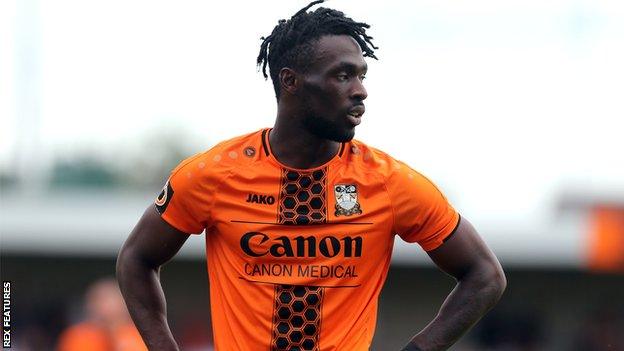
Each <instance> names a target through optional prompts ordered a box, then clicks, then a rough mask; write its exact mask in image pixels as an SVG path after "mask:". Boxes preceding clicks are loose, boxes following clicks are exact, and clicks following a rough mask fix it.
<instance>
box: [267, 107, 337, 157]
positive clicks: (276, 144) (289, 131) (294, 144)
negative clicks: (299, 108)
mask: <svg viewBox="0 0 624 351" xmlns="http://www.w3.org/2000/svg"><path fill="white" fill-rule="evenodd" d="M269 144H270V146H271V151H272V153H273V156H274V157H275V158H276V159H277V160H278V161H279V162H280V163H282V164H284V165H286V166H288V167H292V168H300V169H306V168H314V167H318V166H320V165H322V164H324V163H326V162H327V161H329V160H331V159H332V158H333V157H334V156H335V155H336V154H337V153H338V152H339V150H340V143H339V142H336V141H332V140H329V139H323V138H319V137H318V136H316V135H314V134H312V133H310V132H309V131H308V130H307V129H306V128H305V127H304V126H303V125H302V123H301V118H300V117H299V116H297V114H296V113H294V111H288V110H287V109H285V108H283V106H279V105H278V110H277V118H276V120H275V125H274V126H273V129H272V130H271V132H270V134H269Z"/></svg>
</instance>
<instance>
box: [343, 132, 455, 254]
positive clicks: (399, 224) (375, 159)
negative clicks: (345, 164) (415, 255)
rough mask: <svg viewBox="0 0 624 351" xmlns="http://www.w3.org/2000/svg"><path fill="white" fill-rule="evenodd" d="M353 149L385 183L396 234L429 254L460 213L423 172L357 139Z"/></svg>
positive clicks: (448, 231) (443, 237)
mask: <svg viewBox="0 0 624 351" xmlns="http://www.w3.org/2000/svg"><path fill="white" fill-rule="evenodd" d="M353 146H355V147H356V148H357V149H358V150H359V152H361V153H362V157H361V161H360V162H362V164H363V166H364V167H365V168H366V169H369V170H371V171H373V172H374V173H375V174H378V175H379V176H380V177H381V178H382V179H383V181H384V186H385V188H386V191H387V192H388V196H389V198H390V203H391V207H392V215H393V230H394V232H395V233H396V234H398V235H399V236H401V238H402V239H403V240H405V241H407V242H417V243H418V244H420V245H421V246H422V247H423V249H424V250H426V251H430V250H433V249H435V248H437V247H438V246H440V245H441V244H442V243H443V242H444V241H445V240H446V239H447V238H448V237H449V236H450V234H452V232H453V231H454V229H455V228H456V226H457V224H458V223H459V214H458V213H457V212H456V211H455V209H454V208H453V207H452V206H451V204H450V203H449V202H448V200H447V199H446V197H445V196H444V194H443V193H442V192H441V191H440V189H439V188H438V187H437V186H436V185H435V184H434V183H433V182H432V181H431V180H429V179H428V178H427V177H425V176H424V175H423V174H421V173H420V172H418V171H416V170H414V169H413V168H411V167H410V166H409V165H407V164H406V163H404V162H402V161H399V160H397V159H395V158H394V157H392V156H390V155H389V154H387V153H385V152H383V151H381V150H379V149H376V148H374V147H371V146H368V145H366V144H364V143H362V142H360V141H357V140H355V141H354V142H353Z"/></svg>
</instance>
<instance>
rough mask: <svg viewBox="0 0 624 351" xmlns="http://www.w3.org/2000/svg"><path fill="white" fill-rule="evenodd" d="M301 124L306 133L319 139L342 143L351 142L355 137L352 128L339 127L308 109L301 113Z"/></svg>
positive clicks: (334, 122)
mask: <svg viewBox="0 0 624 351" xmlns="http://www.w3.org/2000/svg"><path fill="white" fill-rule="evenodd" d="M302 123H303V126H304V127H305V128H306V130H307V131H309V132H310V133H312V134H313V135H315V136H317V137H319V138H321V139H328V140H332V141H337V142H339V143H343V142H348V141H351V139H353V137H354V136H355V129H354V128H350V129H348V128H345V126H341V125H339V124H338V123H336V121H332V120H329V119H328V118H326V117H324V116H322V115H319V114H316V113H314V112H313V111H311V110H310V109H308V108H306V109H305V110H304V111H303V119H302Z"/></svg>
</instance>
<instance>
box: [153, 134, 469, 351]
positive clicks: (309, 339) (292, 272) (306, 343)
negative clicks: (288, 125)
mask: <svg viewBox="0 0 624 351" xmlns="http://www.w3.org/2000/svg"><path fill="white" fill-rule="evenodd" d="M269 133H270V129H268V128H267V129H262V130H259V131H256V132H253V133H250V134H246V135H243V136H239V137H236V138H233V139H230V140H227V141H224V142H221V143H219V144H217V145H216V146H214V147H213V148H211V149H210V150H208V151H206V152H204V153H201V154H198V155H195V156H193V157H191V158H189V159H187V160H185V161H184V162H182V163H181V164H180V165H179V166H178V167H177V168H176V169H175V170H174V171H173V172H172V174H171V177H170V178H169V181H168V182H167V183H166V184H165V187H164V188H163V191H162V192H161V194H160V195H159V196H158V198H157V199H156V208H157V210H158V211H159V212H160V213H161V215H162V218H163V219H164V220H165V221H167V222H168V223H170V224H171V225H172V226H174V227H175V228H177V229H179V230H181V231H183V232H186V233H194V234H199V233H202V232H203V231H205V233H206V236H205V237H206V255H207V265H208V274H209V282H210V302H211V310H212V324H213V333H214V339H215V346H216V349H217V350H219V351H227V350H235V351H241V350H245V351H246V350H250V351H252V350H253V351H255V350H322V351H329V350H341V351H342V350H368V349H369V346H370V344H371V341H372V338H373V333H374V331H375V322H376V317H377V300H378V297H379V293H380V291H381V288H382V286H383V284H384V281H385V279H386V274H387V271H388V267H389V265H390V256H391V254H392V246H393V243H394V236H395V234H398V235H400V236H401V237H402V238H403V239H404V240H406V241H408V242H417V243H418V244H420V245H421V246H422V247H423V249H424V250H427V251H428V250H433V249H435V248H437V247H438V246H440V245H441V244H442V243H443V242H444V241H445V239H447V238H448V237H449V236H450V234H451V233H452V232H453V231H454V229H455V228H456V227H457V225H458V223H459V215H458V213H457V212H456V211H455V210H454V209H453V208H452V207H451V205H449V203H448V201H447V200H446V199H445V197H444V196H443V195H442V193H441V192H440V191H439V190H438V189H437V188H436V187H435V186H434V185H433V184H432V183H431V182H430V181H429V180H428V179H426V178H425V177H423V176H422V175H421V174H419V173H418V172H416V171H414V170H413V169H411V168H410V167H408V166H407V165H405V164H404V163H402V162H400V161H397V160H395V159H393V158H392V157H390V156H388V155H387V154H385V153H383V152H381V151H379V150H377V149H374V148H372V147H369V146H367V145H366V144H364V143H362V142H360V141H357V140H352V141H350V142H347V143H342V144H341V147H340V150H339V152H338V153H337V154H336V155H335V156H334V157H333V158H332V159H331V160H329V161H328V162H326V163H325V164H324V165H322V166H319V167H315V168H312V169H294V168H290V167H287V166H285V165H283V164H281V163H280V162H279V161H278V160H277V159H276V158H275V157H274V156H273V154H272V153H271V148H270V145H269V139H268V136H269Z"/></svg>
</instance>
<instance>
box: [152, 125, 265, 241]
mask: <svg viewBox="0 0 624 351" xmlns="http://www.w3.org/2000/svg"><path fill="white" fill-rule="evenodd" d="M260 144H261V138H260V131H256V132H252V133H248V134H244V135H241V136H237V137H234V138H231V139H228V140H224V141H222V142H220V143H218V144H216V145H214V146H213V147H211V148H210V149H208V150H207V151H204V152H202V153H199V154H196V155H194V156H191V157H189V158H187V159H185V160H184V161H182V162H181V163H180V164H179V165H178V166H177V167H176V168H175V169H174V170H173V171H172V172H171V175H170V177H169V180H168V181H167V183H166V184H165V186H164V187H163V190H162V192H161V194H160V196H159V197H158V198H157V199H156V208H157V210H158V212H160V214H161V216H162V218H163V219H164V220H166V221H167V222H168V223H169V224H171V225H173V226H174V227H175V228H177V229H179V230H181V231H183V232H185V233H190V234H199V233H201V232H202V231H203V230H204V229H205V228H207V227H209V226H210V225H211V219H212V207H213V206H212V205H213V204H214V200H215V196H218V188H219V186H220V185H221V184H222V183H223V182H224V181H225V180H226V179H227V178H228V176H229V175H230V173H231V172H232V170H234V169H237V168H240V167H242V166H247V165H250V164H252V163H254V162H256V161H257V160H258V154H259V152H258V151H259V149H260Z"/></svg>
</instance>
